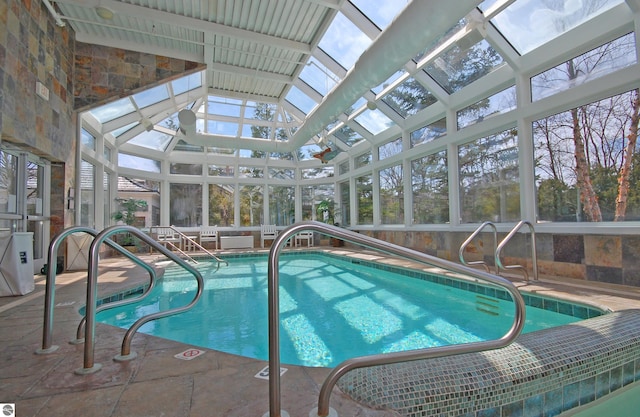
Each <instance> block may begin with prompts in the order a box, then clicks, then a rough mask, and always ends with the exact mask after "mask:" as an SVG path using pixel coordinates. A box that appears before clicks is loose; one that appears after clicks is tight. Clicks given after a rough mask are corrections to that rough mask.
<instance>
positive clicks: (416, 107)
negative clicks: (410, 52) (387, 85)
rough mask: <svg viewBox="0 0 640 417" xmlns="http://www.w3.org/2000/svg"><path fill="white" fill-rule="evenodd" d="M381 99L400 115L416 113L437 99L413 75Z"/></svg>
mask: <svg viewBox="0 0 640 417" xmlns="http://www.w3.org/2000/svg"><path fill="white" fill-rule="evenodd" d="M382 101H384V102H385V103H386V104H387V105H388V106H389V107H391V108H392V109H393V110H395V111H396V113H398V114H399V115H400V116H402V117H404V118H407V117H408V116H411V115H414V114H416V113H418V112H419V111H420V110H422V109H424V108H426V107H429V106H430V105H432V104H434V103H436V102H437V101H438V99H436V97H435V96H434V95H433V94H431V93H430V92H429V90H427V89H426V88H425V87H424V86H423V85H422V84H420V83H419V82H418V80H416V79H415V78H413V77H409V78H407V79H406V80H405V81H404V82H402V84H400V85H399V86H397V87H396V88H394V89H393V90H391V91H390V92H389V93H388V94H386V95H385V96H384V97H383V98H382Z"/></svg>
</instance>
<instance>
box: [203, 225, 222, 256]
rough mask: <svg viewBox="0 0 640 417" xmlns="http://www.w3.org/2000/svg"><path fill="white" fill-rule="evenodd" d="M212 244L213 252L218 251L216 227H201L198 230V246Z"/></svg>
mask: <svg viewBox="0 0 640 417" xmlns="http://www.w3.org/2000/svg"><path fill="white" fill-rule="evenodd" d="M205 242H213V244H214V248H215V250H218V226H202V227H201V228H200V244H201V245H202V246H204V244H205Z"/></svg>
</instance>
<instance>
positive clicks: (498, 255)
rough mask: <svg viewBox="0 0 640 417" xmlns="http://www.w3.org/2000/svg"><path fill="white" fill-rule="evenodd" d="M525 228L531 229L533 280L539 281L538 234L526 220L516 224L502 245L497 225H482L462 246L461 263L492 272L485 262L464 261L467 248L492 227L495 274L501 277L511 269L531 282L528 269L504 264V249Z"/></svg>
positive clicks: (489, 223) (459, 254)
mask: <svg viewBox="0 0 640 417" xmlns="http://www.w3.org/2000/svg"><path fill="white" fill-rule="evenodd" d="M524 226H527V227H529V232H530V233H531V265H532V266H531V267H532V270H533V279H534V280H537V279H538V256H537V249H536V232H535V229H534V228H533V224H531V222H528V221H526V220H521V221H519V222H518V224H516V225H515V226H514V227H513V229H511V231H510V232H509V233H508V234H507V236H505V238H504V239H502V241H501V242H500V243H498V229H497V228H496V225H495V224H493V223H492V222H484V223H482V224H481V225H480V226H479V227H478V228H477V229H476V230H475V231H474V232H473V233H472V234H471V235H470V236H469V237H468V238H467V239H466V240H465V241H464V242H463V243H462V245H460V250H459V251H458V256H459V258H460V262H461V263H462V264H463V265H468V266H477V265H481V266H483V267H484V269H485V271H487V272H490V270H489V266H488V265H487V263H486V262H485V261H484V260H480V261H466V260H465V259H464V253H465V251H466V249H467V246H469V244H470V243H471V242H472V241H473V239H475V238H476V236H478V235H479V234H480V232H482V231H483V230H484V229H485V228H487V227H490V228H491V229H492V232H493V248H494V262H495V274H496V275H500V273H501V272H502V271H506V270H509V269H518V270H520V271H521V272H522V275H524V279H525V281H529V272H528V271H527V268H525V267H524V266H522V265H506V266H505V265H504V264H503V263H502V251H503V250H504V247H505V246H506V244H507V243H508V242H509V241H510V240H511V238H512V237H513V236H515V234H516V233H517V232H518V231H519V230H520V229H521V228H522V227H524Z"/></svg>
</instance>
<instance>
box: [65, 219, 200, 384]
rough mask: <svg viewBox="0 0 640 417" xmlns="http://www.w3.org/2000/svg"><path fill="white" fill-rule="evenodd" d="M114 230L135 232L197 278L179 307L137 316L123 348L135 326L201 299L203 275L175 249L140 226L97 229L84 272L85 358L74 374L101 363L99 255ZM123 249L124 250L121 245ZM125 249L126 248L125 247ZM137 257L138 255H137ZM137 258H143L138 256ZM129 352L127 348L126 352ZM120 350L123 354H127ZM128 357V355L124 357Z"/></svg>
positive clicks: (97, 367)
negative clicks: (97, 340)
mask: <svg viewBox="0 0 640 417" xmlns="http://www.w3.org/2000/svg"><path fill="white" fill-rule="evenodd" d="M117 233H129V234H132V235H134V236H136V237H137V238H138V239H140V240H142V241H143V242H145V243H146V244H148V245H149V246H151V247H152V248H153V249H155V250H157V251H158V252H160V253H162V254H163V255H165V256H166V257H167V258H169V259H171V260H172V261H174V262H175V263H177V264H178V265H180V266H182V267H183V268H184V269H186V270H187V271H188V272H190V273H191V274H193V275H194V277H195V278H196V281H197V283H198V288H197V290H196V294H195V295H194V297H193V300H191V302H189V303H188V304H186V305H184V306H182V307H176V308H172V309H170V310H166V311H161V312H157V313H152V314H149V315H147V316H145V317H142V318H140V319H138V320H137V321H136V322H135V323H134V324H133V325H132V326H131V327H130V328H129V330H128V331H127V333H126V334H125V338H124V340H123V348H122V349H123V351H124V350H125V344H127V345H128V346H129V345H130V342H131V338H132V337H133V334H134V333H135V332H136V331H137V330H138V328H139V327H140V326H141V325H142V324H144V323H146V322H148V321H149V320H155V319H158V318H161V317H167V316H171V315H174V314H178V313H182V312H184V311H187V310H189V309H191V308H192V307H193V306H194V305H195V304H196V303H197V302H198V300H199V299H200V296H201V295H202V291H203V289H204V279H203V278H202V275H201V274H200V272H199V271H198V270H197V269H196V268H194V267H193V266H192V265H190V264H188V263H187V262H185V261H184V260H183V259H182V258H180V257H179V256H177V255H176V254H175V253H173V252H171V251H170V250H168V249H167V248H165V247H164V246H162V245H161V244H159V243H158V242H156V240H155V239H153V238H152V237H150V236H149V235H147V234H146V233H144V232H142V231H141V230H140V229H137V228H135V227H133V226H121V225H117V226H111V227H107V228H106V229H104V230H103V231H102V232H100V233H98V235H97V236H96V237H95V239H94V240H93V242H91V247H90V248H89V271H88V276H87V303H86V306H85V309H86V310H85V317H86V318H87V320H86V325H85V336H84V361H83V367H82V368H79V369H76V371H75V372H76V373H77V374H82V375H84V374H89V373H93V372H95V371H98V370H99V369H100V367H101V366H100V364H96V363H94V353H95V352H94V350H95V349H94V347H95V330H96V310H97V306H96V304H97V301H98V300H97V298H98V285H97V284H98V261H99V259H100V257H99V254H100V245H101V244H102V243H103V242H105V241H106V240H108V238H109V236H111V235H114V234H117ZM122 250H123V251H127V250H126V249H124V248H122ZM127 252H128V251H127ZM138 259H139V258H138ZM140 262H142V261H141V260H140ZM127 355H128V352H127ZM127 355H125V354H123V355H122V356H127ZM125 359H127V358H125Z"/></svg>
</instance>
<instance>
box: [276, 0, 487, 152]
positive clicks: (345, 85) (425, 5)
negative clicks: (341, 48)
mask: <svg viewBox="0 0 640 417" xmlns="http://www.w3.org/2000/svg"><path fill="white" fill-rule="evenodd" d="M479 3H480V0H458V1H456V2H451V1H448V0H437V1H436V0H432V1H412V2H411V3H409V4H408V5H407V6H406V7H405V8H404V10H403V11H402V12H401V13H400V14H399V15H398V16H397V17H396V18H395V20H394V21H393V22H392V23H391V25H389V26H388V27H387V28H386V29H385V30H384V31H383V32H382V33H380V36H378V38H376V40H375V41H374V42H373V44H372V45H371V46H370V47H369V48H368V49H367V50H366V51H365V52H364V53H363V54H362V55H361V56H360V58H358V61H356V63H355V65H354V67H353V68H352V69H351V71H349V72H348V73H347V75H346V77H345V78H344V80H342V83H340V85H338V86H337V87H336V88H335V89H333V90H332V91H331V92H330V93H329V94H328V95H327V96H325V99H324V101H323V102H322V103H321V104H320V105H319V106H317V107H316V108H315V109H314V110H313V111H312V112H311V113H310V114H309V116H308V117H307V119H306V121H305V122H304V124H303V125H302V126H301V127H300V129H298V131H297V132H296V133H295V135H294V136H293V138H292V140H291V141H289V142H288V143H287V147H288V149H287V150H289V151H292V150H295V149H297V148H298V147H300V146H301V145H302V144H304V143H305V142H306V141H307V140H308V139H309V138H310V137H311V136H313V135H315V134H317V133H318V132H319V131H321V130H322V129H323V128H324V126H325V125H326V124H327V123H329V122H331V121H332V120H335V119H336V117H337V116H338V115H339V114H340V113H341V112H343V111H344V109H346V108H347V107H349V106H350V105H352V104H353V103H355V102H356V101H357V100H358V99H359V98H360V97H362V96H363V95H364V94H365V93H366V92H367V91H368V90H370V89H371V88H373V87H375V86H376V85H379V84H380V83H382V82H383V81H385V80H386V79H388V78H389V77H390V76H391V74H393V73H394V72H395V71H397V70H398V68H402V66H403V65H405V64H406V63H407V62H408V61H410V60H411V59H412V58H413V57H414V56H415V55H416V54H417V53H418V52H419V51H421V50H423V49H424V47H425V45H429V44H430V43H431V42H433V41H434V40H436V39H437V38H438V37H439V36H441V35H442V34H443V33H446V32H447V30H449V29H450V28H451V27H453V26H454V25H455V24H457V23H458V21H459V20H460V18H461V17H463V16H466V15H467V14H468V13H469V12H470V11H471V10H473V8H474V7H476V6H477V5H478V4H479Z"/></svg>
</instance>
